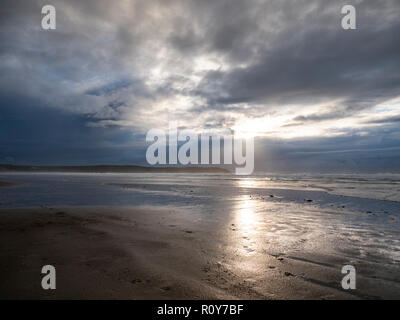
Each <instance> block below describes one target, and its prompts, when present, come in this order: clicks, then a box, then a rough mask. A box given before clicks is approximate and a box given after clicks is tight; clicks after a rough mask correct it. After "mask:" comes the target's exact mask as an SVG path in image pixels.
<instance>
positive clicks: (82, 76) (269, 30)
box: [0, 0, 400, 170]
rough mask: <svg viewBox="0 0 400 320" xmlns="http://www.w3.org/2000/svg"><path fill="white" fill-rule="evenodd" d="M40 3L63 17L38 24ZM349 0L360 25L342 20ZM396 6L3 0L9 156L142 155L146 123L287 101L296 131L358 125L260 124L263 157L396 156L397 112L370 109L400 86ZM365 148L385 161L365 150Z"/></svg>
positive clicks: (336, 160)
mask: <svg viewBox="0 0 400 320" xmlns="http://www.w3.org/2000/svg"><path fill="white" fill-rule="evenodd" d="M45 4H53V5H54V6H55V7H56V9H57V30H54V31H43V30H41V28H40V21H41V14H40V12H41V7H42V6H43V5H45ZM344 4H354V5H355V6H356V8H357V27H358V28H357V30H348V31H345V30H343V29H342V28H341V25H340V21H341V18H342V15H341V13H340V9H341V7H342V6H343V5H344ZM399 16H400V2H399V1H398V0H358V1H357V0H346V1H344V0H334V1H332V0H329V1H328V0H322V1H317V0H298V1H292V0H281V1H272V0H249V1H243V0H150V1H149V0H136V1H108V0H85V1H78V0H68V1H66V0H51V1H47V0H30V1H22V0H3V1H2V5H1V8H0V43H1V46H0V110H1V114H0V132H1V137H0V141H1V146H0V147H1V150H2V154H1V159H16V160H15V161H17V162H25V163H27V162H29V159H31V160H32V161H35V162H40V161H44V162H46V161H47V162H52V161H55V162H59V161H61V160H60V159H65V161H67V160H68V159H70V160H71V161H73V159H78V158H79V157H81V158H82V159H83V161H86V162H91V161H95V162H98V161H100V159H101V160H102V161H101V162H112V163H116V162H124V161H133V160H135V161H136V162H140V159H144V152H143V141H144V138H143V135H144V133H145V132H146V130H148V129H150V128H152V127H154V126H160V127H162V126H164V125H165V123H166V122H167V121H168V120H179V121H181V123H180V126H181V127H191V128H207V129H209V128H215V129H218V128H221V127H224V128H232V127H234V126H235V125H236V124H237V123H238V121H240V120H241V119H243V118H245V119H250V120H253V119H255V120H257V119H260V118H263V117H267V118H268V117H271V119H276V118H275V117H279V116H282V114H283V115H287V116H290V117H289V118H290V119H289V120H287V122H284V123H283V124H282V126H281V128H283V129H290V128H296V130H297V129H298V131H299V132H300V133H301V131H302V130H307V129H308V128H310V127H312V126H318V125H321V123H322V125H325V124H326V123H331V122H332V121H338V120H341V119H343V120H344V121H349V123H351V124H350V125H349V127H347V128H340V129H339V128H335V127H334V125H331V128H329V130H330V131H329V132H328V136H329V134H330V135H331V136H330V137H326V138H322V137H319V136H314V137H310V138H307V139H303V140H301V139H300V138H296V139H292V140H285V139H280V138H276V137H275V138H270V137H264V138H263V139H261V140H263V141H264V143H265V144H262V143H261V144H260V146H259V148H260V151H259V153H258V154H259V155H260V156H259V161H258V164H259V165H260V167H261V168H262V167H263V168H266V167H265V166H263V165H262V163H263V162H268V163H269V166H271V168H272V167H274V166H275V167H274V168H275V169H276V170H283V169H284V168H283V167H286V168H291V169H293V170H295V166H294V164H297V166H298V167H301V168H308V167H309V168H311V169H312V166H313V165H314V167H318V166H317V165H316V163H317V162H318V163H320V164H323V166H326V168H332V169H334V168H336V169H337V170H339V169H340V168H342V169H343V167H341V165H343V166H348V167H352V168H354V166H357V165H360V167H363V168H364V169H365V170H372V169H371V168H372V167H373V163H375V164H376V166H377V165H378V164H379V165H383V164H385V165H387V166H388V167H390V168H392V167H393V166H394V165H392V164H390V163H392V162H391V161H392V160H393V159H394V157H395V156H397V153H396V152H397V151H395V149H393V148H394V147H395V146H396V144H397V145H398V144H399V141H400V134H399V130H398V128H396V123H398V115H393V114H394V110H393V108H394V107H393V106H392V107H391V108H392V109H391V113H390V117H389V116H387V115H385V114H383V115H382V114H380V113H378V112H377V111H376V110H375V108H376V107H377V106H379V105H381V104H384V103H386V102H389V101H390V100H391V99H394V98H397V97H399V92H400V59H399V52H400V41H399V40H398V34H399V32H400V20H399ZM363 112H369V113H368V116H367V117H366V118H365V119H364V118H362V119H361V120H360V121H359V122H357V121H356V120H357V117H359V116H360V114H361V113H363ZM375 113H376V114H375ZM271 121H274V120H271ZM352 121H353V122H352ZM356 122H357V123H356ZM352 123H355V124H357V125H358V127H357V128H353V127H352ZM267 125H268V124H266V126H267ZM363 125H364V127H363ZM332 126H333V127H332ZM274 130H275V131H274V132H273V133H274V134H277V133H279V130H280V128H277V129H274ZM278 135H279V134H278ZM337 135H340V137H337ZM299 139H300V140H299ZM262 145H263V146H264V145H265V146H269V147H268V148H267V147H265V148H264V147H263V146H262ZM360 145H362V148H361V149H360V148H359V147H360ZM293 147H294V149H293ZM368 148H371V150H372V149H373V150H386V151H381V152H379V157H381V158H384V157H385V155H386V156H387V159H389V160H387V162H385V161H386V160H379V159H378V158H379V157H378V156H376V157H375V158H374V157H371V156H367V157H364V156H365V155H363V157H364V158H367V159H369V160H368V161H367V160H365V161H366V162H368V163H369V164H368V163H364V162H363V163H361V162H362V161H361V160H357V157H359V156H360V152H359V151H357V150H367V149H368ZM35 150H38V151H37V152H36V151H35ZM340 150H342V151H346V150H348V151H349V150H353V153H354V156H352V155H351V152H350V151H349V152H343V153H340ZM330 151H335V152H333V153H332V152H330ZM336 151H337V152H336ZM319 152H320V154H319ZM365 152H366V153H367V151H365ZM371 152H372V151H371ZM353 158H354V159H353ZM40 159H44V160H40ZM311 159H312V160H311ZM330 159H331V160H332V162H331V163H330V162H329V161H330ZM343 159H344V160H343ZM349 159H351V160H349ZM270 160H271V162H270ZM272 160H273V161H275V164H273V161H272ZM343 161H344V164H343ZM336 169H335V170H336Z"/></svg>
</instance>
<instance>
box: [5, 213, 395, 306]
mask: <svg viewBox="0 0 400 320" xmlns="http://www.w3.org/2000/svg"><path fill="white" fill-rule="evenodd" d="M275 209H276V210H278V209H279V210H286V209H287V208H286V209H285V208H275ZM313 214H315V213H313ZM254 223H256V222H254ZM291 223H292V225H293V227H294V226H296V224H299V223H300V222H299V221H292V222H291ZM257 225H258V226H264V227H262V228H264V229H260V228H261V227H254V226H253V225H251V224H249V221H247V222H246V217H244V218H243V217H242V218H241V219H239V220H237V219H236V220H229V219H227V216H223V215H222V216H221V219H217V220H215V219H211V218H210V219H208V218H207V217H205V218H204V217H199V216H197V215H195V214H188V212H187V211H185V209H178V208H173V207H165V208H163V209H159V208H158V209H157V208H153V207H52V208H48V207H42V208H24V209H1V210H0V274H1V279H0V298H1V299H360V298H361V299H362V298H367V299H371V298H387V299H391V298H399V296H400V291H399V289H400V282H399V279H398V273H397V274H396V272H393V270H394V271H398V266H389V269H385V270H383V271H382V270H379V268H376V266H375V265H373V264H371V265H370V264H366V263H365V261H364V262H362V263H361V262H359V263H358V265H357V268H358V269H360V270H361V272H360V274H358V275H357V290H354V291H344V290H343V289H342V288H341V286H340V281H341V279H342V277H343V275H342V274H341V272H340V271H341V267H342V266H343V265H344V264H347V263H348V262H349V261H348V259H347V258H346V257H344V256H340V255H338V254H332V251H331V250H328V249H327V250H325V251H322V250H320V249H318V248H317V249H312V246H313V243H315V241H316V240H315V239H314V238H313V237H321V233H313V231H312V230H308V231H307V229H305V230H303V235H302V236H299V235H297V236H296V237H295V239H297V240H296V243H293V242H291V241H293V239H292V238H291V239H288V240H287V241H286V244H287V250H286V249H285V246H282V245H279V246H278V245H277V244H279V243H280V244H282V242H285V233H279V228H281V229H283V228H286V229H285V230H286V231H287V232H289V233H290V232H291V231H290V226H289V227H288V226H283V225H282V222H281V221H278V220H277V221H269V220H268V215H266V216H265V221H264V223H260V221H258V222H257ZM288 225H290V223H289V222H288ZM293 230H294V229H293ZM293 230H292V231H293ZM293 232H296V231H293ZM320 240H321V241H322V242H323V241H326V242H327V243H328V244H329V245H332V242H334V241H335V240H334V239H331V238H326V239H322V238H321V239H320ZM306 243H308V244H307V246H306V245H305V244H306ZM338 245H339V246H340V245H341V244H340V242H339V244H338ZM275 246H276V247H277V251H274V247H275ZM348 250H349V251H351V250H353V249H352V248H348ZM353 263H357V261H356V260H354V261H353ZM46 264H51V265H54V266H55V267H56V270H57V289H56V290H47V291H45V290H43V289H42V288H41V279H42V275H41V273H40V271H41V268H42V266H43V265H46ZM390 268H394V269H390ZM391 270H392V271H391Z"/></svg>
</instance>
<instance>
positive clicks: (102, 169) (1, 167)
mask: <svg viewBox="0 0 400 320" xmlns="http://www.w3.org/2000/svg"><path fill="white" fill-rule="evenodd" d="M0 172H94V173H113V172H115V173H118V172H121V173H130V172H154V173H157V172H159V173H169V172H170V173H230V171H229V170H227V169H224V168H219V167H199V166H198V167H187V166H185V167H172V166H171V167H154V166H152V167H145V166H136V165H91V166H89V165H88V166H28V165H27V166H16V165H8V164H0Z"/></svg>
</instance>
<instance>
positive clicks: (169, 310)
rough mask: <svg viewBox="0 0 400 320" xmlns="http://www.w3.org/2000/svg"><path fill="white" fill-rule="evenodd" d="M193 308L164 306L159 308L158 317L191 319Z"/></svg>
mask: <svg viewBox="0 0 400 320" xmlns="http://www.w3.org/2000/svg"><path fill="white" fill-rule="evenodd" d="M191 310H192V307H171V306H168V305H167V304H164V306H162V307H158V308H157V314H158V315H183V316H185V318H187V317H189V315H190V311H191Z"/></svg>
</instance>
